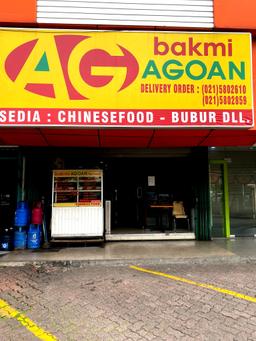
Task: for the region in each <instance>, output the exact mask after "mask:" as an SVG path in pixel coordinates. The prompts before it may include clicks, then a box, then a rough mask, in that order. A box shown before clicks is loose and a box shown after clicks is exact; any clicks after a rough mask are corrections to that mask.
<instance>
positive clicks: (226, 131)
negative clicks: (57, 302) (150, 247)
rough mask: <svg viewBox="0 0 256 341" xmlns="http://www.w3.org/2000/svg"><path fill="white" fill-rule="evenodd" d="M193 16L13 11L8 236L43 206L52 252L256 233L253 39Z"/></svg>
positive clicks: (206, 10) (190, 10) (5, 104)
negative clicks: (19, 207)
mask: <svg viewBox="0 0 256 341" xmlns="http://www.w3.org/2000/svg"><path fill="white" fill-rule="evenodd" d="M192 3H193V4H192ZM192 3H191V4H190V5H176V6H174V5H172V4H169V3H166V4H165V11H164V8H160V7H161V6H163V5H157V4H153V5H154V6H155V7H154V8H156V6H157V10H156V11H155V12H154V15H152V13H153V12H152V11H153V7H152V3H148V5H147V6H145V4H143V6H142V5H140V4H139V3H138V4H137V5H136V6H135V8H131V4H129V2H128V1H124V2H122V1H120V2H119V6H120V7H119V13H116V12H115V11H117V9H116V6H113V7H112V8H111V6H112V5H111V4H110V3H109V4H108V8H106V11H105V17H104V14H103V13H100V11H102V7H101V9H99V8H98V9H97V10H96V7H95V5H93V4H92V3H91V2H87V1H85V2H84V3H82V2H81V3H73V5H72V2H69V1H66V2H65V3H64V2H54V1H40V2H38V3H36V2H35V1H31V3H29V2H27V5H28V6H30V7H29V11H28V10H26V12H25V13H24V14H23V17H22V14H21V12H20V11H18V10H17V13H16V14H15V13H13V14H11V13H10V11H8V9H7V7H5V10H3V19H2V29H1V30H0V40H1V46H2V47H3V48H2V50H1V56H2V58H1V60H2V62H1V65H0V70H1V76H0V79H1V84H2V97H1V104H0V106H1V109H0V124H1V127H0V140H1V147H0V148H1V150H0V162H1V164H2V165H3V169H5V173H6V174H5V176H4V177H3V178H2V184H1V189H0V195H1V211H2V217H4V218H3V223H2V225H6V224H11V222H12V212H14V211H15V207H16V203H17V201H20V200H27V201H28V202H29V205H30V206H32V205H33V203H34V202H37V201H39V200H43V202H44V208H45V221H46V225H47V229H48V233H49V236H50V238H52V239H65V238H66V239H67V238H69V239H70V238H71V239H72V238H74V239H75V238H100V237H102V238H103V239H105V240H107V241H113V240H166V239H198V240H209V239H211V238H212V237H227V238H229V237H230V236H233V235H234V236H254V235H255V234H256V223H255V221H256V220H255V219H256V197H255V195H256V194H255V186H256V178H255V162H256V157H255V155H254V154H255V151H254V150H253V148H254V147H253V145H254V143H255V142H256V130H255V127H254V121H255V120H254V105H253V93H254V88H253V81H254V77H253V75H254V66H253V56H254V55H253V53H254V50H255V47H254V35H253V34H254V32H253V27H251V26H248V28H247V30H245V29H244V27H242V26H239V25H238V26H237V27H233V26H232V25H230V30H229V29H228V27H225V28H224V23H223V21H221V20H220V18H219V16H220V10H219V4H218V1H216V3H214V2H213V1H205V2H201V1H192ZM106 4H107V3H106V2H104V6H107V5H106ZM36 5H37V6H36ZM213 5H214V6H215V7H214V9H213ZM5 6H7V5H5ZM15 6H16V7H13V8H14V9H15V8H18V7H17V6H18V4H16V5H15ZM76 6H77V7H76ZM104 6H103V7H104ZM78 7H79V10H80V12H81V14H80V15H79V14H78V12H77V11H78ZM137 7H138V8H137ZM85 8H86V9H87V10H85ZM14 9H13V10H14ZM121 9H122V10H121ZM127 11H128V12H127ZM14 12H15V10H14ZM125 13H126V14H125ZM128 14H129V15H128ZM125 16H126V18H125ZM15 18H16V19H15ZM160 19H161V21H160ZM222 20H223V19H222ZM160 22H161V24H160ZM106 25H108V26H106ZM218 25H219V26H218ZM233 25H235V24H234V23H233ZM249 25H251V24H249ZM31 26H32V27H31ZM53 27H54V28H53ZM192 29H193V31H192ZM234 29H235V32H232V33H231V32H230V31H231V30H232V31H234ZM175 30H179V31H175ZM241 31H243V32H241ZM175 210H177V212H176V214H175Z"/></svg>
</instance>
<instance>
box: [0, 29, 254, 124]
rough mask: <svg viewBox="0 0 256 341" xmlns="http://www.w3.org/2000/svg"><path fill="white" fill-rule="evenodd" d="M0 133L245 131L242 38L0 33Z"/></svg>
mask: <svg viewBox="0 0 256 341" xmlns="http://www.w3.org/2000/svg"><path fill="white" fill-rule="evenodd" d="M0 44H1V49H0V87H1V96H0V125H1V126H15V125H16V126H80V127H166V128H168V127H214V128H216V127H245V128H248V127H251V126H252V125H253V101H252V82H251V77H252V69H251V37H250V34H247V33H241V34H240V33H202V32H200V33H190V32H186V33H178V32H172V33H170V32H165V33H163V32H86V31H83V32H80V31H49V30H34V31H33V30H5V29H2V30H0Z"/></svg>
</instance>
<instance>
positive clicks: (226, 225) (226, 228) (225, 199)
mask: <svg viewBox="0 0 256 341" xmlns="http://www.w3.org/2000/svg"><path fill="white" fill-rule="evenodd" d="M211 164H214V165H220V166H221V172H222V178H223V188H222V190H223V226H224V231H223V232H224V233H223V234H224V237H225V238H230V209H229V189H228V162H227V161H226V160H210V162H209V171H210V167H211ZM209 173H210V172H209ZM211 215H212V212H211Z"/></svg>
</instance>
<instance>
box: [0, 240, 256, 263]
mask: <svg viewBox="0 0 256 341" xmlns="http://www.w3.org/2000/svg"><path fill="white" fill-rule="evenodd" d="M131 260H136V261H137V263H141V264H146V263H148V264H150V263H187V262H208V263H215V262H219V261H224V260H225V261H226V262H242V261H243V262H255V263H256V238H237V239H230V240H225V239H215V240H213V241H207V242H204V241H153V242H145V241H143V242H110V243H106V244H105V247H100V246H83V247H81V246H80V247H59V246H58V245H57V246H55V247H52V248H48V249H40V250H16V251H11V252H0V266H11V265H16V266H17V265H24V264H29V263H45V262H46V263H47V262H67V263H73V264H74V265H75V264H76V265H81V264H82V263H85V264H88V263H94V264H95V263H99V264H102V263H104V262H111V263H112V264H113V263H116V264H122V263H124V264H127V263H130V262H131Z"/></svg>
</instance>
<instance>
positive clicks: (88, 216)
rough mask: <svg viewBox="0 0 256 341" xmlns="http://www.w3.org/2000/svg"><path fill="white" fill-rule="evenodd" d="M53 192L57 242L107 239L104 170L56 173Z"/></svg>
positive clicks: (60, 171)
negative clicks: (97, 238)
mask: <svg viewBox="0 0 256 341" xmlns="http://www.w3.org/2000/svg"><path fill="white" fill-rule="evenodd" d="M52 188H53V189H52V223H51V235H52V237H53V238H56V237H86V236H103V174H102V170H99V169H75V170H54V171H53V186H52Z"/></svg>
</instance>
